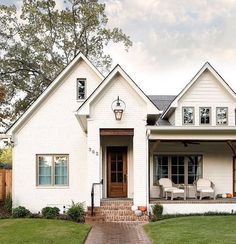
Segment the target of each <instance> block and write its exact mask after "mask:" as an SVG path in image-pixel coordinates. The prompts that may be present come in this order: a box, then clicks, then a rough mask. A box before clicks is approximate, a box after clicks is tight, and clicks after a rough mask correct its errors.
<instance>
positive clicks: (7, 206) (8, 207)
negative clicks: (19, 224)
mask: <svg viewBox="0 0 236 244" xmlns="http://www.w3.org/2000/svg"><path fill="white" fill-rule="evenodd" d="M3 208H4V210H5V211H7V212H8V213H11V211H12V197H11V193H8V194H7V197H6V199H5V200H4V205H3Z"/></svg>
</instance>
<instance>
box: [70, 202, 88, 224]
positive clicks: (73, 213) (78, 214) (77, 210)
mask: <svg viewBox="0 0 236 244" xmlns="http://www.w3.org/2000/svg"><path fill="white" fill-rule="evenodd" d="M67 216H68V217H69V219H70V220H73V221H76V222H80V223H83V222H84V216H85V211H84V206H83V203H74V202H73V201H72V205H71V206H70V208H69V209H68V210H67Z"/></svg>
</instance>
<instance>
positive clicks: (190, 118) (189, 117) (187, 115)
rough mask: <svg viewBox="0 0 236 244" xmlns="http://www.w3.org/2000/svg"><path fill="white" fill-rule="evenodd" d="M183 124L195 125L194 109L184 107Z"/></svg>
mask: <svg viewBox="0 0 236 244" xmlns="http://www.w3.org/2000/svg"><path fill="white" fill-rule="evenodd" d="M183 124H184V125H194V107H183Z"/></svg>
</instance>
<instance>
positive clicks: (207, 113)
mask: <svg viewBox="0 0 236 244" xmlns="http://www.w3.org/2000/svg"><path fill="white" fill-rule="evenodd" d="M199 117H200V124H201V125H204V124H205V125H207V124H210V123H211V108H209V107H200V108H199Z"/></svg>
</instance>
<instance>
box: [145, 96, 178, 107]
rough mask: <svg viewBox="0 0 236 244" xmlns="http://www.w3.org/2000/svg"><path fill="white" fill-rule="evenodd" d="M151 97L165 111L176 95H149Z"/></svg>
mask: <svg viewBox="0 0 236 244" xmlns="http://www.w3.org/2000/svg"><path fill="white" fill-rule="evenodd" d="M148 97H149V99H150V100H151V101H152V102H153V103H154V104H155V105H156V106H157V107H158V108H159V109H160V110H162V111H165V110H166V109H167V108H168V107H169V105H170V104H171V102H172V101H173V100H174V99H175V97H176V96H173V95H149V96H148Z"/></svg>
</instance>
